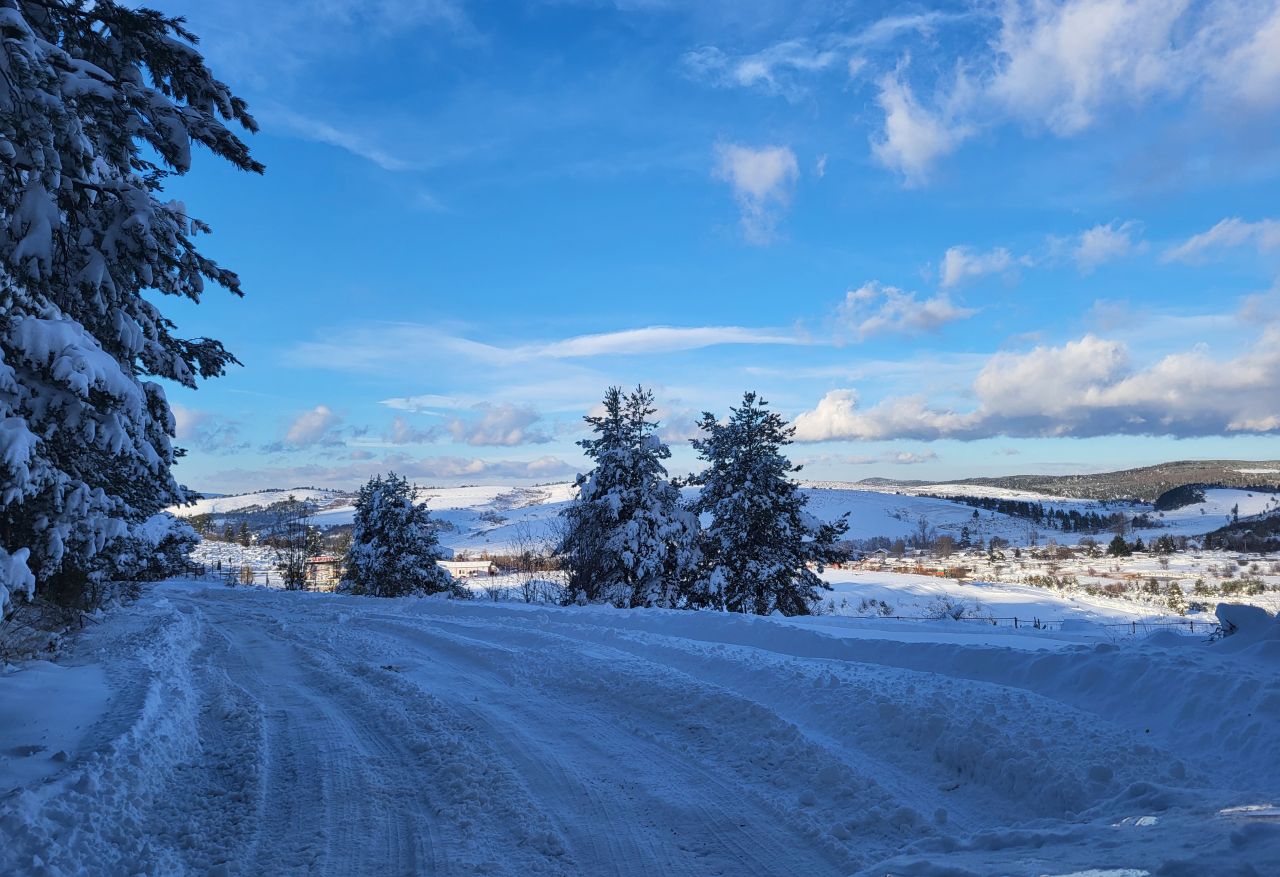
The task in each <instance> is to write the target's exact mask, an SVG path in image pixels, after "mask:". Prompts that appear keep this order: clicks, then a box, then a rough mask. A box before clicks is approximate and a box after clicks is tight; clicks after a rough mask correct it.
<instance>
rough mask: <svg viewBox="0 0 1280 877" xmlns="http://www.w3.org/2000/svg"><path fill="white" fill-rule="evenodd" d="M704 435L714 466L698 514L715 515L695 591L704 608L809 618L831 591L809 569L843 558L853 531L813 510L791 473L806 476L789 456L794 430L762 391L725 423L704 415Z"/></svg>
mask: <svg viewBox="0 0 1280 877" xmlns="http://www.w3.org/2000/svg"><path fill="white" fill-rule="evenodd" d="M699 426H700V427H701V429H702V432H703V435H702V437H701V438H698V439H694V441H693V447H694V449H695V450H696V451H697V452H698V455H699V456H700V457H701V458H702V459H703V460H704V461H706V463H707V468H706V469H705V470H704V471H703V472H702V473H701V474H700V475H699V476H698V478H697V482H698V483H699V484H701V486H702V490H701V493H700V494H699V496H698V499H697V501H696V502H695V503H694V504H693V510H694V511H695V512H697V513H698V514H700V515H709V516H710V518H711V523H710V524H709V525H708V527H707V528H706V529H705V530H704V533H703V539H702V551H703V554H704V556H705V558H706V560H705V564H704V569H703V574H702V576H701V577H700V579H699V583H698V589H697V592H696V594H695V599H696V601H697V602H698V603H699V604H700V605H703V606H709V607H712V608H715V609H721V610H727V611H730V612H751V613H755V614H757V615H768V614H770V613H772V612H774V611H778V612H781V613H783V614H784V615H804V614H808V613H809V612H810V611H812V608H813V606H814V605H815V604H816V603H817V602H818V600H819V599H820V597H819V592H820V591H821V590H823V589H826V590H830V586H829V585H827V584H826V583H825V582H823V581H822V579H821V578H820V577H819V576H818V575H817V573H816V572H814V570H812V569H810V568H809V564H813V565H815V566H816V567H817V569H818V571H819V572H820V571H821V569H822V564H823V563H824V562H827V561H834V560H839V559H841V556H842V555H841V553H840V551H839V549H838V548H837V546H836V542H837V540H838V539H839V538H840V537H841V536H843V535H844V533H845V532H847V530H848V529H849V526H848V523H847V522H846V521H845V520H844V518H841V519H840V520H839V521H836V522H835V523H831V524H824V523H822V522H820V521H818V520H817V519H815V518H814V517H812V516H811V515H809V514H808V513H807V512H805V504H806V502H807V498H806V497H805V495H804V494H802V493H801V492H800V490H799V486H798V485H797V484H796V482H795V481H794V480H792V475H793V473H795V472H798V471H800V467H799V466H795V465H793V464H792V463H791V461H790V460H788V459H787V458H786V457H785V456H784V455H783V453H782V449H783V447H785V446H786V445H788V444H790V442H791V436H792V434H793V433H794V431H795V429H794V427H792V426H790V425H788V424H787V423H786V422H785V421H784V420H783V419H782V418H781V417H780V416H778V414H776V413H775V412H772V411H769V410H768V409H767V403H766V402H765V401H764V400H762V399H759V398H758V397H757V396H756V394H755V393H746V394H744V395H743V397H742V405H741V406H740V407H737V408H732V409H730V413H729V418H728V420H727V421H726V422H724V423H720V422H718V421H717V420H716V418H715V415H713V414H711V413H709V412H708V413H704V414H703V415H702V421H701V422H700V423H699Z"/></svg>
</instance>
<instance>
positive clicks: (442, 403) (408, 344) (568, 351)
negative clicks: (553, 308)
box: [285, 323, 808, 410]
mask: <svg viewBox="0 0 1280 877" xmlns="http://www.w3.org/2000/svg"><path fill="white" fill-rule="evenodd" d="M806 343H808V341H807V340H806V339H804V338H802V337H801V336H799V335H797V334H795V333H788V332H783V331H780V330H777V329H764V328H749V327H745V326H645V327H643V328H638V329H624V330H621V331H618V332H600V333H595V334H590V335H575V336H571V337H569V338H564V339H561V340H558V341H547V342H541V343H535V344H520V345H512V346H509V347H503V346H500V345H496V344H485V343H482V342H479V341H473V340H471V339H468V338H464V337H462V336H460V335H453V334H450V333H447V332H443V331H441V330H440V329H437V328H435V327H433V326H426V325H422V324H418V323H387V324H370V325H365V326H360V327H356V328H354V329H342V330H335V331H334V332H328V333H325V340H323V341H307V342H303V343H300V344H297V345H295V346H294V347H293V348H292V349H291V350H289V351H287V352H286V353H285V361H286V362H288V363H289V364H292V365H301V366H307V367H313V368H330V369H359V370H380V369H386V368H397V367H399V366H400V365H401V364H403V363H405V362H406V359H407V358H410V357H413V356H416V355H418V352H419V351H424V350H425V351H433V352H436V353H443V354H447V355H449V356H452V357H462V358H465V359H469V360H472V361H475V362H482V363H489V364H493V365H518V364H519V363H525V362H530V361H536V360H573V359H589V358H592V357H600V356H639V355H646V354H657V353H674V352H678V351H685V350H698V349H701V348H705V347H715V346H720V345H734V344H738V345H749V344H763V345H796V344H806ZM462 401H464V400H460V399H457V398H454V397H447V396H432V395H426V396H418V397H412V398H409V397H406V398H402V399H398V400H387V401H386V402H384V404H387V405H390V406H391V407H400V408H404V409H406V410H411V407H412V406H414V405H417V406H419V407H424V408H432V407H440V408H456V407H461V406H460V405H458V404H449V403H451V402H453V403H457V402H462ZM477 401H481V400H472V401H471V403H470V404H474V403H475V402H477Z"/></svg>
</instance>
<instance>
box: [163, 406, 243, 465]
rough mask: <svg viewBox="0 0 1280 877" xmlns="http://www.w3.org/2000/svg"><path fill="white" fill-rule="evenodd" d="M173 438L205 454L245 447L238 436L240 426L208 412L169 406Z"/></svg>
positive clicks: (220, 452)
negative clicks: (171, 415)
mask: <svg viewBox="0 0 1280 877" xmlns="http://www.w3.org/2000/svg"><path fill="white" fill-rule="evenodd" d="M169 409H170V411H172V412H173V422H174V433H175V438H176V439H177V440H178V442H180V443H181V444H183V445H184V446H188V447H191V448H192V449H194V450H198V451H201V452H203V453H206V454H230V453H234V452H236V451H242V450H244V449H245V448H247V447H248V446H249V443H248V442H246V441H244V440H243V438H242V437H241V435H240V427H241V425H240V423H239V422H238V421H235V420H231V419H229V418H226V417H222V416H219V415H216V414H214V413H212V412H209V411H200V410H197V409H194V408H188V407H187V406H185V405H180V404H178V403H171V404H170V406H169Z"/></svg>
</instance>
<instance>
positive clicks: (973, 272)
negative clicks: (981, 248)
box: [941, 247, 1031, 287]
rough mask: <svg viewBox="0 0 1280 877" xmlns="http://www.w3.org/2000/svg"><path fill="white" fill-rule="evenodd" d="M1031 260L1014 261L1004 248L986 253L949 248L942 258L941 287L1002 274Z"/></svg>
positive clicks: (966, 248) (1028, 263) (964, 248)
mask: <svg viewBox="0 0 1280 877" xmlns="http://www.w3.org/2000/svg"><path fill="white" fill-rule="evenodd" d="M1030 264H1031V259H1030V258H1029V257H1027V256H1023V257H1022V258H1020V259H1015V258H1014V256H1013V253H1011V252H1009V251H1008V250H1007V249H1005V248H1004V247H996V248H995V249H993V250H989V251H988V252H986V253H978V252H974V251H973V250H972V249H970V248H969V247H949V248H948V249H947V252H946V253H945V254H943V257H942V277H941V284H942V286H943V287H951V286H958V285H960V284H961V283H963V282H964V281H966V280H970V279H973V278H977V277H983V276H985V275H987V274H1003V273H1006V272H1008V271H1011V270H1013V269H1014V268H1015V267H1016V266H1018V265H1030Z"/></svg>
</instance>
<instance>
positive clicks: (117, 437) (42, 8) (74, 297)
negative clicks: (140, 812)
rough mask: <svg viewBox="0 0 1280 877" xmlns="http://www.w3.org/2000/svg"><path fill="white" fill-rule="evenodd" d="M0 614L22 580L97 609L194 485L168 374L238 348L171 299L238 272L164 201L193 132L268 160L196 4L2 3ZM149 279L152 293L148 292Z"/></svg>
mask: <svg viewBox="0 0 1280 877" xmlns="http://www.w3.org/2000/svg"><path fill="white" fill-rule="evenodd" d="M0 35H2V38H3V45H2V46H0V80H3V82H4V87H3V88H0V351H2V353H3V355H2V357H0V445H2V446H3V447H4V453H3V454H2V455H0V480H2V481H3V483H4V486H5V489H4V491H3V495H0V503H2V505H0V612H2V611H3V607H4V604H5V603H6V602H7V596H8V592H9V591H12V590H17V591H21V592H25V593H26V594H27V595H28V596H30V595H32V594H33V593H35V592H39V593H41V594H43V595H44V596H46V597H50V598H54V599H58V600H61V601H62V602H65V603H69V604H79V605H83V604H84V603H85V596H86V594H88V593H90V590H91V584H92V583H93V582H95V581H99V580H101V579H102V578H103V577H106V576H108V575H110V572H111V567H112V564H113V562H114V561H113V560H112V555H113V554H115V553H119V552H121V551H128V550H129V545H130V542H131V540H133V539H134V537H135V536H136V531H137V529H138V528H139V527H141V526H142V525H143V524H144V523H145V522H146V520H147V519H148V518H150V517H151V516H152V515H154V514H156V513H157V512H159V511H160V510H161V509H163V508H164V507H166V506H169V505H172V504H174V503H180V502H183V501H185V500H186V499H187V498H188V494H186V493H185V492H184V490H183V488H182V487H181V486H179V485H178V484H177V482H176V481H175V480H174V479H173V476H172V474H171V472H170V467H171V466H172V464H173V463H174V460H175V458H176V456H177V454H178V451H176V450H175V449H174V448H173V447H172V445H171V444H170V439H171V438H172V436H173V433H174V421H173V416H172V414H171V412H170V410H169V404H168V402H167V400H166V398H165V393H164V390H163V389H162V388H161V386H160V384H158V383H156V382H155V381H154V380H152V379H153V378H163V379H167V380H171V381H175V382H177V383H179V384H181V385H183V386H186V387H194V386H195V385H196V382H197V380H198V379H200V378H209V377H214V376H217V375H220V374H222V373H223V371H224V370H225V368H226V366H227V365H228V364H229V363H233V362H235V360H234V358H233V357H232V355H231V354H230V353H228V352H227V351H226V350H225V349H224V348H223V346H222V345H221V344H220V343H219V342H217V341H213V340H210V339H207V338H195V339H186V338H182V337H180V336H178V335H177V334H175V332H176V326H175V325H174V324H173V323H172V322H171V321H170V320H168V319H166V318H165V317H164V316H163V314H162V313H161V312H160V310H159V307H158V306H157V304H156V302H157V301H159V300H161V298H162V296H180V297H182V298H186V299H188V300H190V301H199V300H200V297H201V295H202V293H203V291H204V288H205V284H206V282H212V283H214V284H216V285H219V286H222V287H225V288H227V289H228V290H230V291H231V292H233V293H235V294H237V295H238V294H240V281H239V279H238V278H237V277H236V275H235V274H233V273H232V272H230V271H228V270H226V269H224V268H222V267H220V266H219V265H217V264H216V263H214V262H213V261H211V260H210V259H208V258H207V257H205V256H204V255H202V254H201V253H200V252H199V251H198V250H197V249H196V246H195V243H194V236H195V235H196V234H198V233H200V232H204V231H208V229H207V227H205V226H204V225H203V224H202V223H201V222H200V221H199V220H197V219H194V218H192V217H191V216H189V215H188V214H187V210H186V207H185V206H184V205H183V204H181V203H179V202H175V201H166V200H163V199H162V197H161V189H162V186H163V184H164V182H165V180H166V179H167V178H168V177H169V176H170V175H171V174H183V173H186V172H187V170H188V169H189V168H190V165H191V152H192V146H193V144H198V145H201V146H204V147H206V148H207V149H209V150H210V151H212V152H213V153H214V154H216V155H218V156H220V157H221V158H223V159H226V160H227V161H229V162H230V163H231V164H232V165H234V166H235V167H238V168H241V169H243V170H251V171H261V170H262V166H261V165H259V164H258V163H257V162H256V161H254V160H253V159H252V158H250V156H249V151H248V148H247V147H246V146H245V144H244V143H243V142H241V140H240V139H239V138H238V137H237V136H236V135H235V134H233V133H232V131H231V129H230V128H229V127H228V123H238V124H239V125H240V126H242V127H244V128H245V129H247V130H249V131H254V130H256V127H257V126H256V124H255V123H254V121H253V119H252V118H251V117H250V116H249V114H248V112H247V110H246V107H245V104H244V102H243V101H242V100H240V99H239V98H237V97H235V96H234V95H232V93H231V92H230V90H229V89H228V88H227V87H226V86H225V85H223V84H222V83H221V82H219V81H218V80H217V79H215V78H214V77H213V75H212V74H211V73H210V72H209V70H208V69H207V68H206V66H205V64H204V61H203V59H202V58H201V56H200V54H199V53H198V52H197V51H196V50H195V48H194V43H195V42H196V38H195V36H194V35H193V34H191V33H190V32H189V31H187V30H186V29H185V28H184V27H183V24H182V19H180V18H173V17H169V16H165V15H162V14H161V13H159V12H155V11H153V10H148V9H133V8H128V7H126V6H123V5H120V4H119V3H116V2H114V0H94V2H86V0H0ZM144 290H145V291H148V292H150V293H152V295H151V296H150V297H149V298H148V297H144V295H143V292H144Z"/></svg>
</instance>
